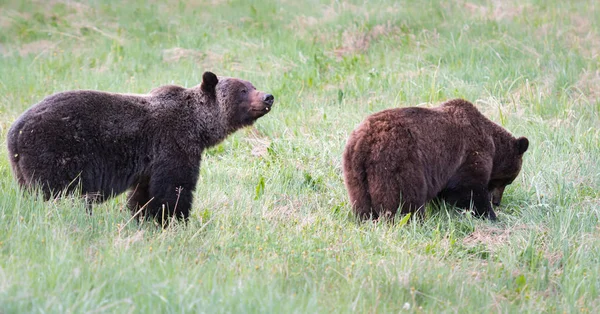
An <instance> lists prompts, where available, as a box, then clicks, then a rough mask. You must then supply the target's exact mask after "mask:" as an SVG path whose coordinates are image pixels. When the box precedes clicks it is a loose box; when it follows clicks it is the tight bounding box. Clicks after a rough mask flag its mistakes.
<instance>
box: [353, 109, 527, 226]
mask: <svg viewBox="0 0 600 314" xmlns="http://www.w3.org/2000/svg"><path fill="white" fill-rule="evenodd" d="M528 147H529V141H528V140H527V138H525V137H520V138H515V137H513V136H512V135H511V134H510V133H509V132H508V131H506V130H505V129H504V128H502V127H501V126H499V125H497V124H495V123H494V122H492V121H490V120H488V119H487V118H486V117H485V116H483V115H482V114H481V113H480V112H479V111H478V110H477V108H475V106H473V104H471V103H470V102H468V101H466V100H463V99H454V100H450V101H447V102H445V103H443V104H442V105H440V106H439V107H437V108H420V107H407V108H395V109H388V110H384V111H381V112H378V113H375V114H373V115H371V116H369V117H367V118H366V119H365V120H364V121H363V122H362V123H361V124H360V125H359V126H358V127H357V128H356V129H355V130H354V131H353V132H352V133H351V135H350V137H349V139H348V142H347V144H346V148H345V151H344V155H343V172H344V182H345V185H346V189H347V190H348V194H349V196H350V201H351V204H352V208H353V211H354V213H355V214H356V215H357V216H358V217H359V218H361V219H368V218H373V219H377V218H379V217H392V216H394V215H395V214H396V211H397V210H398V208H400V209H401V214H407V213H413V214H417V215H418V216H419V217H421V218H422V217H423V214H424V206H425V203H426V202H428V201H430V200H433V199H438V200H440V199H441V200H444V201H446V202H448V203H450V204H453V205H456V206H457V207H462V208H470V207H472V209H473V211H474V214H475V215H477V216H483V217H487V218H489V219H490V220H495V219H496V214H495V213H494V210H493V208H492V206H491V204H490V196H491V198H492V199H493V203H494V204H495V205H498V204H500V200H501V198H502V193H503V192H504V188H505V187H506V186H507V185H508V184H510V183H512V181H513V180H514V179H515V177H516V176H517V175H518V174H519V172H520V170H521V163H522V158H523V153H525V151H527V148H528Z"/></svg>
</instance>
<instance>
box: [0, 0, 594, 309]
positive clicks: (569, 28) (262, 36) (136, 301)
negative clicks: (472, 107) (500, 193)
mask: <svg viewBox="0 0 600 314" xmlns="http://www.w3.org/2000/svg"><path fill="white" fill-rule="evenodd" d="M175 48H179V49H175ZM205 70H211V71H214V72H215V73H217V74H218V75H226V76H234V77H240V78H244V79H247V80H250V81H251V82H253V83H254V85H255V86H257V87H258V88H259V89H261V90H264V91H269V92H271V93H273V94H274V95H275V97H276V103H275V107H274V108H273V111H272V112H271V113H269V115H267V116H265V117H264V118H262V119H260V120H259V121H258V122H257V123H256V125H255V127H254V128H253V129H245V130H241V131H238V132H237V133H236V134H234V135H233V136H231V137H229V138H228V139H227V140H226V141H225V142H223V143H222V144H221V145H219V146H217V147H215V148H213V149H211V150H209V151H208V152H207V153H206V154H205V157H204V159H203V163H202V168H201V178H200V182H199V184H198V188H197V191H196V193H195V202H194V208H193V216H192V219H191V221H190V222H189V224H187V225H182V224H175V225H174V226H172V227H170V228H169V229H167V230H161V229H160V228H156V227H155V226H154V225H152V224H151V223H145V224H142V225H139V224H137V223H135V222H130V221H129V220H130V214H129V212H128V211H127V210H126V209H125V207H124V206H125V198H124V196H120V197H118V198H115V199H113V200H111V201H109V202H107V203H105V204H102V205H100V206H97V207H96V208H95V210H94V213H93V215H92V216H89V215H87V214H86V212H85V206H84V204H83V203H82V202H81V201H80V200H78V199H63V200H60V201H56V202H43V201H42V200H41V199H40V197H39V196H36V195H29V194H26V193H23V192H21V191H20V190H19V189H18V187H17V185H16V182H15V180H14V178H13V177H12V174H11V171H10V167H9V164H8V159H7V152H6V145H5V142H6V141H5V135H6V131H7V129H8V127H9V126H10V124H11V123H12V122H13V121H14V120H15V119H16V118H17V116H18V115H20V114H21V113H22V112H23V111H24V110H25V109H26V108H28V107H29V106H31V105H32V104H34V103H36V102H38V101H40V100H41V99H42V98H44V97H45V96H47V95H49V94H52V93H55V92H58V91H63V90H70V89H99V90H106V91H113V92H128V93H144V92H147V91H149V90H150V89H152V88H154V87H157V86H159V85H162V84H171V83H175V84H179V85H183V86H187V87H190V86H193V85H196V84H198V83H199V82H200V81H201V76H202V73H203V71H205ZM454 97H463V98H466V99H469V100H471V101H473V102H475V103H476V105H477V106H478V107H479V109H480V110H481V111H482V112H484V113H485V114H486V115H487V116H488V117H490V118H491V119H492V120H494V121H496V122H498V123H500V124H502V125H503V126H504V127H506V128H507V129H509V130H510V131H511V132H512V133H513V134H515V135H518V136H527V137H528V138H529V140H530V142H531V145H530V149H529V151H528V152H527V153H526V155H525V159H524V165H523V170H522V172H521V174H520V175H519V177H518V179H517V180H516V181H515V182H514V183H513V184H512V185H510V186H509V188H508V189H507V191H506V192H505V198H504V200H503V205H502V207H501V208H500V209H499V210H498V211H497V213H498V215H499V219H500V222H498V223H490V222H489V221H485V220H480V219H475V218H472V217H470V216H469V215H463V214H460V213H459V212H458V211H457V210H456V209H454V208H450V207H445V206H442V207H441V208H438V207H433V206H432V207H430V208H428V215H427V219H426V220H425V221H424V222H423V223H409V224H402V223H397V224H386V223H375V224H374V223H362V224H361V223H356V222H355V221H354V219H353V217H352V215H351V214H350V208H349V205H348V200H347V195H346V192H345V189H344V185H343V180H342V173H341V154H342V151H343V148H344V144H345V141H346V138H347V136H348V134H349V133H350V132H351V131H352V129H353V128H354V127H355V126H356V125H357V124H358V123H359V122H360V121H361V120H362V119H363V118H364V117H365V116H367V115H368V114H371V113H374V112H376V111H379V110H382V109H384V108H390V107H403V106H410V105H435V104H438V103H440V102H442V101H444V100H447V99H449V98H454ZM599 126H600V5H599V4H598V3H597V1H595V0H581V1H575V0H573V1H559V0H549V1H541V0H524V1H516V0H507V1H493V0H472V1H463V0H458V1H435V0H423V1H416V0H407V1H401V2H397V1H392V0H382V1H369V2H366V1H352V2H338V1H303V2H301V1H296V2H294V1H280V2H275V1H267V0H261V1H252V2H250V1H238V0H229V1H227V0H214V1H209V0H206V1H200V0H192V1H175V0H169V1H141V0H137V1H112V0H108V1H94V0H90V1H82V2H75V1H62V0H52V1H41V0H36V1H10V0H0V131H1V134H2V137H1V139H2V142H3V145H2V146H1V149H0V191H1V192H0V193H1V194H0V312H1V313H25V312H58V313H70V312H134V313H148V312H156V313H163V312H208V313H217V312H229V313H231V312H233V313H243V312H257V313H291V312H302V313H314V312H325V313H327V312H336V313H337V312H358V313H362V312H378V313H385V312H400V311H405V312H417V313H420V312H434V313H438V312H458V313H465V312H471V313H488V312H502V313H508V312H511V313H520V312H531V313H540V312H550V313H552V312H568V313H571V312H582V313H594V312H599V311H600V297H599V295H600V225H599V218H600V217H599V216H600V192H599V191H600V128H599Z"/></svg>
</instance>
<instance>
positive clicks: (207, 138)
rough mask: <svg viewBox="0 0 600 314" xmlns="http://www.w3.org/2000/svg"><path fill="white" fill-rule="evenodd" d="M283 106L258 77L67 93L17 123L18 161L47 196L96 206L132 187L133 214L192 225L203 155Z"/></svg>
mask: <svg viewBox="0 0 600 314" xmlns="http://www.w3.org/2000/svg"><path fill="white" fill-rule="evenodd" d="M273 101H274V98H273V95H270V94H267V93H265V92H262V91H258V90H256V88H255V87H254V86H253V85H252V84H251V83H250V82H248V81H244V80H241V79H237V78H227V77H220V78H217V76H216V75H215V74H214V73H211V72H205V73H204V74H203V75H202V83H201V84H200V85H198V86H195V87H192V88H183V87H180V86H174V85H167V86H162V87H158V88H156V89H153V90H152V91H150V93H149V94H115V93H107V92H100V91H90V90H78V91H67V92H61V93H57V94H54V95H52V96H49V97H47V98H45V99H43V100H42V101H41V102H40V103H38V104H36V105H34V106H33V107H31V108H30V109H29V110H27V111H26V112H25V113H24V114H22V115H21V116H20V117H19V118H18V119H17V120H16V122H15V123H14V124H13V125H12V126H11V128H10V130H9V131H8V140H7V142H8V151H9V154H10V156H9V157H10V162H11V166H12V169H13V172H14V174H15V177H16V178H17V180H18V182H19V184H20V185H21V186H23V187H29V188H31V187H33V188H36V187H37V188H40V189H41V191H42V192H43V194H44V198H45V199H46V200H47V199H50V198H54V197H56V196H58V195H59V193H61V192H66V193H73V192H80V193H81V194H82V195H83V196H84V197H85V199H86V201H87V203H88V209H89V210H91V204H92V203H94V202H102V201H105V200H106V199H108V198H111V197H113V196H116V195H118V194H120V193H122V192H124V191H126V190H128V189H130V190H131V191H130V193H129V197H128V207H129V208H130V209H131V211H132V214H134V215H135V214H136V213H139V215H140V216H144V217H153V218H156V219H157V220H158V221H159V222H161V223H163V222H165V223H166V218H169V217H176V218H178V219H182V218H183V219H184V220H187V218H188V216H189V212H190V207H191V205H192V194H193V191H194V189H195V186H196V182H197V181H198V175H199V170H200V159H201V155H202V151H203V150H204V149H206V148H208V147H211V146H214V145H216V144H218V143H219V142H221V141H222V140H224V139H225V138H226V137H227V136H228V135H229V134H231V133H232V132H234V131H236V130H238V129H240V128H242V127H245V126H249V125H251V124H253V123H254V121H256V120H257V119H258V118H260V117H262V116H263V115H265V114H267V113H268V112H269V111H270V110H271V106H272V105H273ZM136 217H139V216H138V215H136Z"/></svg>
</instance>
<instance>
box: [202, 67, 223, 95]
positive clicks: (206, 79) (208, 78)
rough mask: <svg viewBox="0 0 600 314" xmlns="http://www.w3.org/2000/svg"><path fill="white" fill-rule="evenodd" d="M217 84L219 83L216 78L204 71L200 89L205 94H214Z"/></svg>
mask: <svg viewBox="0 0 600 314" xmlns="http://www.w3.org/2000/svg"><path fill="white" fill-rule="evenodd" d="M217 83H219V79H218V78H217V76H216V75H215V74H214V73H212V72H208V71H206V72H204V74H202V85H200V88H201V89H202V91H203V92H205V93H209V94H214V93H215V87H216V86H217Z"/></svg>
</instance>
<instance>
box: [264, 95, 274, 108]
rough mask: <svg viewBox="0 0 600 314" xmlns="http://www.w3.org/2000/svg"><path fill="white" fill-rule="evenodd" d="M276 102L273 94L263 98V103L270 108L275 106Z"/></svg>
mask: <svg viewBox="0 0 600 314" xmlns="http://www.w3.org/2000/svg"><path fill="white" fill-rule="evenodd" d="M274 101H275V97H273V95H271V94H266V95H265V96H264V98H263V102H264V103H265V104H267V105H269V106H273V102H274Z"/></svg>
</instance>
